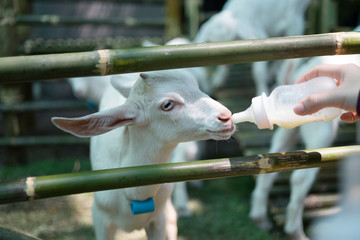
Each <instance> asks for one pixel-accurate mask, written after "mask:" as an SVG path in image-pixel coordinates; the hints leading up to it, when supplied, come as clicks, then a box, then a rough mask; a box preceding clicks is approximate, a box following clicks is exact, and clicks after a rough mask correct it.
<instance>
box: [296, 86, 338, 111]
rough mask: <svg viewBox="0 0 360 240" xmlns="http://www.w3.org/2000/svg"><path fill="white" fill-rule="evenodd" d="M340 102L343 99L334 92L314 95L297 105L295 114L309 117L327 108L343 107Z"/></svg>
mask: <svg viewBox="0 0 360 240" xmlns="http://www.w3.org/2000/svg"><path fill="white" fill-rule="evenodd" d="M339 100H341V99H339V98H338V97H337V96H336V94H334V93H332V91H327V92H322V93H317V94H312V95H310V96H308V97H307V98H305V99H303V100H301V101H300V102H299V103H298V104H296V105H295V107H294V112H295V113H296V114H298V115H309V114H313V113H315V112H317V111H319V110H321V109H323V108H326V107H341V106H342V102H341V101H339Z"/></svg>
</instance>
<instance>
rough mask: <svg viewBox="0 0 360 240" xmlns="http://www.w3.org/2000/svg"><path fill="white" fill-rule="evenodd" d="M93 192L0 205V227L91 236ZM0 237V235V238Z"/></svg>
mask: <svg viewBox="0 0 360 240" xmlns="http://www.w3.org/2000/svg"><path fill="white" fill-rule="evenodd" d="M92 202H93V194H92V193H85V194H77V195H70V196H66V197H56V198H50V199H44V200H36V201H32V202H24V203H14V204H6V205H0V226H3V227H6V228H10V229H15V230H20V231H23V232H26V233H29V234H30V235H33V236H36V237H39V238H41V239H59V240H60V239H61V240H72V239H74V240H75V239H77V240H82V239H84V240H85V239H87V240H88V239H94V231H93V229H92V220H91V205H92ZM0 239H1V237H0ZM120 239H129V240H135V239H136V240H140V239H146V238H145V232H144V231H135V232H132V233H130V234H124V233H120V232H119V233H117V235H116V240H120Z"/></svg>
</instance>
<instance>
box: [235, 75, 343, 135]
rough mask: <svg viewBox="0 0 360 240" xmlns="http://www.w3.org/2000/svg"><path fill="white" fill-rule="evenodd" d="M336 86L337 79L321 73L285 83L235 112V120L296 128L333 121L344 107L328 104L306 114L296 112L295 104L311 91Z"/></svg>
mask: <svg viewBox="0 0 360 240" xmlns="http://www.w3.org/2000/svg"><path fill="white" fill-rule="evenodd" d="M335 87H336V83H335V81H334V79H332V78H329V77H318V78H314V79H311V80H309V81H307V82H303V83H300V84H293V85H283V86H279V87H277V88H275V89H274V90H273V91H272V93H271V94H270V96H268V97H267V96H266V94H265V93H263V94H262V95H261V96H257V97H254V98H253V99H252V104H251V106H250V107H249V108H248V109H246V110H245V111H243V112H239V113H235V114H233V116H232V120H233V121H234V123H240V122H246V121H248V122H252V123H255V124H256V125H257V127H258V128H259V129H265V128H269V129H271V130H272V129H273V127H274V126H273V125H274V124H277V125H278V126H280V127H282V128H294V127H297V126H299V125H302V124H305V123H309V122H320V121H325V122H327V121H330V120H332V119H334V118H336V117H338V116H339V115H340V114H341V109H340V108H334V107H329V108H324V109H322V110H320V111H318V112H316V113H313V114H311V115H306V116H300V115H297V114H296V113H295V112H294V110H293V109H294V107H295V105H296V104H297V103H298V102H299V101H300V100H302V99H304V98H306V97H307V96H309V95H312V94H314V93H319V92H325V91H328V90H331V89H333V88H335Z"/></svg>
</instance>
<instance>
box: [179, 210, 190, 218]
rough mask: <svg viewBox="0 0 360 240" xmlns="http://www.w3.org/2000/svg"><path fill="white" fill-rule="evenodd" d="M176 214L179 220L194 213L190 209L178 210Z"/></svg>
mask: <svg viewBox="0 0 360 240" xmlns="http://www.w3.org/2000/svg"><path fill="white" fill-rule="evenodd" d="M176 212H177V214H178V217H179V218H186V217H191V216H192V212H191V211H190V210H189V209H188V208H178V209H176Z"/></svg>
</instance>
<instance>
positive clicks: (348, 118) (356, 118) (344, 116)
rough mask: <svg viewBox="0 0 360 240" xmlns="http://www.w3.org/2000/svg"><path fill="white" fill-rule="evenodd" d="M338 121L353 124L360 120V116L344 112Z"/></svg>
mask: <svg viewBox="0 0 360 240" xmlns="http://www.w3.org/2000/svg"><path fill="white" fill-rule="evenodd" d="M340 119H341V120H342V121H343V122H346V123H353V122H356V121H359V120H360V116H359V115H357V113H354V112H346V113H343V114H342V115H341V116H340Z"/></svg>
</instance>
